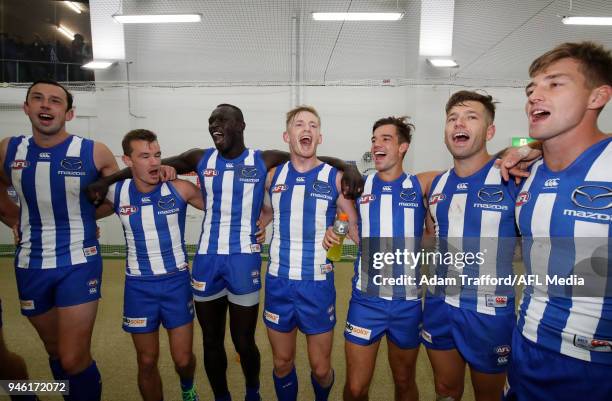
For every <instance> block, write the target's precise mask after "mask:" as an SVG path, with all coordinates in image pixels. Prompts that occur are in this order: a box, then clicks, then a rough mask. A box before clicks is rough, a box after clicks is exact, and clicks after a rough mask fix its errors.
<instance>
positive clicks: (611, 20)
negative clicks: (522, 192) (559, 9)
mask: <svg viewBox="0 0 612 401" xmlns="http://www.w3.org/2000/svg"><path fill="white" fill-rule="evenodd" d="M561 21H562V22H563V23H564V24H565V25H612V17H563V19H561Z"/></svg>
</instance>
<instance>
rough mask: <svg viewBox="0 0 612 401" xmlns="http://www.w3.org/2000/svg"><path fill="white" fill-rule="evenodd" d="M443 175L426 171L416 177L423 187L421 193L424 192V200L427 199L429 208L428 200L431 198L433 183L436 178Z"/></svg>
mask: <svg viewBox="0 0 612 401" xmlns="http://www.w3.org/2000/svg"><path fill="white" fill-rule="evenodd" d="M440 174H442V171H424V172H422V173H418V174H417V175H416V177H417V179H418V180H419V185H420V186H421V191H422V192H423V198H424V199H425V205H426V206H427V199H428V198H429V195H430V191H431V183H432V182H433V180H434V178H436V177H437V176H439V175H440Z"/></svg>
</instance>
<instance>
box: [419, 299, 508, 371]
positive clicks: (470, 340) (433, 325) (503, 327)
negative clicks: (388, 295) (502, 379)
mask: <svg viewBox="0 0 612 401" xmlns="http://www.w3.org/2000/svg"><path fill="white" fill-rule="evenodd" d="M515 325H516V317H515V315H514V313H506V314H501V315H487V314H484V313H479V312H476V311H473V310H467V309H462V308H456V307H454V306H452V305H449V304H447V303H446V302H445V301H444V298H441V297H435V296H433V297H426V298H425V308H424V310H423V329H422V330H421V342H422V343H423V345H425V347H427V348H429V349H433V350H450V349H457V351H459V353H460V354H461V356H462V357H463V359H465V361H466V362H467V363H468V364H469V365H470V367H471V368H473V369H475V370H477V371H478V372H482V373H489V374H496V373H503V372H505V371H506V369H507V366H508V361H509V359H510V349H511V348H510V344H511V342H512V332H513V330H514V327H515Z"/></svg>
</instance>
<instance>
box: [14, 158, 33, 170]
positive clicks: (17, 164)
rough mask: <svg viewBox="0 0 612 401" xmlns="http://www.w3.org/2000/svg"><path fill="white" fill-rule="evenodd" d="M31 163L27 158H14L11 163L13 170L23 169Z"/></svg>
mask: <svg viewBox="0 0 612 401" xmlns="http://www.w3.org/2000/svg"><path fill="white" fill-rule="evenodd" d="M29 165H30V162H29V161H27V160H13V162H12V163H11V168H12V169H13V170H22V169H24V168H26V167H28V166H29Z"/></svg>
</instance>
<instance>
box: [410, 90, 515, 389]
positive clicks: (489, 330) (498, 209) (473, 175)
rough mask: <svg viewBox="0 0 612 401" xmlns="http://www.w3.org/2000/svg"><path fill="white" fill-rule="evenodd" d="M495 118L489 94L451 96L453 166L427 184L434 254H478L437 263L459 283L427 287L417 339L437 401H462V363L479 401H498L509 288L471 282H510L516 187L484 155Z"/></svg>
mask: <svg viewBox="0 0 612 401" xmlns="http://www.w3.org/2000/svg"><path fill="white" fill-rule="evenodd" d="M494 118H495V104H494V103H493V101H492V98H491V96H488V95H483V94H480V93H477V92H471V91H459V92H457V93H455V94H453V95H452V96H451V97H450V98H449V100H448V102H447V104H446V125H445V132H444V141H445V144H446V146H447V148H448V150H449V152H450V153H451V154H452V156H453V164H454V166H453V168H452V169H450V170H448V171H446V172H444V173H442V174H440V175H438V176H437V177H435V178H434V179H433V181H432V183H431V185H430V188H431V190H430V194H429V213H428V216H429V217H428V224H431V223H433V224H434V228H435V234H436V237H437V238H438V239H439V241H438V243H439V249H438V250H437V251H438V252H439V253H440V254H441V255H447V254H448V253H449V252H450V253H452V254H453V255H455V257H457V258H459V257H461V258H463V255H470V254H472V255H479V256H476V257H472V258H471V259H472V260H468V259H467V257H468V256H466V260H463V259H453V260H454V262H451V263H449V262H447V261H444V263H443V262H442V261H440V260H438V261H437V265H436V266H435V274H436V276H437V277H439V278H446V277H453V278H455V279H457V285H456V286H444V285H441V286H428V292H427V294H426V298H425V304H424V310H423V329H422V332H421V336H422V342H423V344H424V345H425V347H426V348H427V353H428V356H429V359H430V362H431V364H432V368H433V370H434V381H435V387H436V394H437V397H438V399H441V400H459V399H460V398H461V397H462V394H463V388H464V377H465V364H466V363H467V364H468V366H469V368H470V373H471V378H472V385H473V387H474V394H475V398H476V400H477V401H489V400H499V399H500V397H501V395H502V392H503V386H504V382H505V377H506V369H507V365H508V356H509V354H510V343H511V338H512V330H513V328H514V325H515V314H514V294H513V291H512V288H511V286H506V287H504V286H499V287H498V286H497V284H491V285H489V284H487V283H486V282H482V281H481V282H478V281H472V282H470V281H468V280H469V279H479V280H480V279H482V278H486V277H490V278H498V277H499V278H501V277H509V276H511V275H512V271H513V270H512V259H513V255H514V247H515V243H516V236H517V230H516V225H515V222H514V207H513V206H514V202H515V199H516V194H517V189H516V185H515V184H514V182H505V181H503V180H502V177H501V174H500V171H499V169H498V168H497V167H495V165H494V163H495V158H494V157H493V156H491V155H490V154H489V153H488V151H487V147H486V143H487V141H489V140H491V139H492V138H493V136H494V134H495V125H494ZM430 219H431V220H430ZM460 255H461V256H460ZM461 276H464V277H466V278H467V279H466V278H461ZM464 280H465V282H464Z"/></svg>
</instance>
